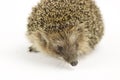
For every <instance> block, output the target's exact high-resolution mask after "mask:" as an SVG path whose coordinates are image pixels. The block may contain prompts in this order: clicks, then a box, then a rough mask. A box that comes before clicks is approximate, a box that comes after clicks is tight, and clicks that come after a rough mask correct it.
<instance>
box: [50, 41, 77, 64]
mask: <svg viewBox="0 0 120 80" xmlns="http://www.w3.org/2000/svg"><path fill="white" fill-rule="evenodd" d="M51 47H52V49H53V52H54V53H55V54H57V55H58V56H60V57H62V58H63V59H64V60H65V61H66V62H68V63H70V64H71V65H72V66H76V65H77V63H78V61H77V58H78V54H77V51H78V44H77V43H75V44H70V43H69V41H67V40H61V41H58V42H55V41H54V43H52V46H51Z"/></svg>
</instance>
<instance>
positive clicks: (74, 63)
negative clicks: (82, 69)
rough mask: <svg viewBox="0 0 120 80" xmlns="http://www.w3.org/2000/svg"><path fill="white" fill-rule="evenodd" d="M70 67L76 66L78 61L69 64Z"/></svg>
mask: <svg viewBox="0 0 120 80" xmlns="http://www.w3.org/2000/svg"><path fill="white" fill-rule="evenodd" d="M70 64H71V65H72V66H76V65H77V64H78V61H73V62H71V63H70Z"/></svg>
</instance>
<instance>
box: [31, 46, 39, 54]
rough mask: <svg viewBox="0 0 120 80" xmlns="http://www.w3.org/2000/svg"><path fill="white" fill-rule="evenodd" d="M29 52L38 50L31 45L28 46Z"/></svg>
mask: <svg viewBox="0 0 120 80" xmlns="http://www.w3.org/2000/svg"><path fill="white" fill-rule="evenodd" d="M29 52H36V53H37V52H39V51H37V50H36V49H35V48H34V47H33V46H30V47H29Z"/></svg>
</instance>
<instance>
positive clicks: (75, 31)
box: [70, 23, 85, 43]
mask: <svg viewBox="0 0 120 80" xmlns="http://www.w3.org/2000/svg"><path fill="white" fill-rule="evenodd" d="M84 26H85V24H84V23H81V24H77V25H75V26H74V27H73V28H72V29H71V31H70V32H71V35H70V41H71V42H72V43H74V42H75V41H76V40H77V39H78V37H79V36H80V35H81V34H82V33H83V32H84Z"/></svg>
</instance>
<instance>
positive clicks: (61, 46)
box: [40, 27, 82, 66]
mask: <svg viewBox="0 0 120 80" xmlns="http://www.w3.org/2000/svg"><path fill="white" fill-rule="evenodd" d="M81 33H82V30H81V29H79V28H77V27H73V28H71V29H65V30H62V31H57V32H54V31H53V32H51V33H49V32H46V31H45V32H41V33H40V34H41V41H43V44H44V49H45V50H46V51H47V52H48V53H52V54H54V55H58V56H59V57H62V58H63V59H64V60H65V61H66V62H68V63H70V64H71V65H72V66H75V65H77V64H78V50H79V42H80V39H81V38H82V35H81ZM42 47H43V45H42Z"/></svg>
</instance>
